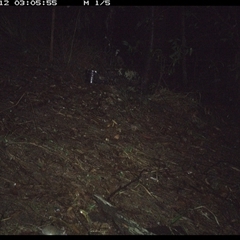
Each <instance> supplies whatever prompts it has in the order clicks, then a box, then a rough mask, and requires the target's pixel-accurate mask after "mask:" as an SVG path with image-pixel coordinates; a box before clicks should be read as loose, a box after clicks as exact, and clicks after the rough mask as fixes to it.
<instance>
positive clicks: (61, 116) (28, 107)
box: [0, 51, 240, 235]
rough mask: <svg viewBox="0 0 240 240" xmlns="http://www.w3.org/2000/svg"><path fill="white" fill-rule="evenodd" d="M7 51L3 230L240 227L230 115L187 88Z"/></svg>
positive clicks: (1, 78)
mask: <svg viewBox="0 0 240 240" xmlns="http://www.w3.org/2000/svg"><path fill="white" fill-rule="evenodd" d="M12 52H14V54H11V53H12ZM11 53H9V52H5V55H4V54H3V55H2V59H1V67H0V68H1V72H0V82H1V95H0V97H1V102H0V131H1V135H0V138H1V142H0V159H1V161H0V171H1V172H0V178H1V181H0V194H1V201H0V206H1V207H0V214H1V215H0V216H1V218H0V234H29V235H30V234H41V233H43V234H67V235H71V234H129V233H130V234H137V233H139V234H141V233H143V234H148V233H149V234H150V233H154V234H240V230H239V229H240V202H239V199H240V185H239V183H240V181H239V180H240V162H239V155H240V150H239V128H238V127H237V126H236V124H234V122H231V123H230V122H227V120H226V119H224V118H223V117H222V116H220V115H218V116H217V117H216V115H214V113H213V112H208V111H206V109H205V111H204V108H202V107H201V106H200V105H199V104H198V102H197V101H195V100H193V99H191V98H190V97H188V96H187V95H184V94H176V93H173V92H171V91H168V90H166V89H162V90H161V91H159V92H158V93H155V94H154V95H142V94H141V93H140V92H138V91H137V90H136V89H135V88H134V87H128V86H127V85H126V84H125V83H124V84H123V83H121V82H118V83H115V84H114V85H111V84H87V83H84V79H83V77H84V76H83V74H82V72H79V73H78V72H77V70H76V69H75V70H74V71H73V69H71V68H64V66H60V65H58V66H56V65H55V66H54V65H51V66H50V65H49V66H47V65H43V64H42V63H41V61H39V60H37V59H36V58H35V55H30V54H25V55H24V54H23V53H21V54H20V53H18V52H17V51H11ZM83 62H86V60H84V61H83ZM235 123H236V122H235ZM96 196H99V197H101V198H102V199H104V200H106V201H107V202H108V203H110V204H112V206H110V204H109V205H108V203H107V202H105V205H106V206H108V207H109V206H110V210H109V209H106V208H104V204H103V205H101V204H100V203H99V202H98V201H97V200H96ZM111 208H113V209H114V211H113V212H112V211H111ZM119 216H121V217H119ZM117 218H118V219H117ZM119 219H125V220H124V221H122V222H121V221H119ZM132 221H133V222H132ZM134 222H135V223H136V224H138V226H139V229H140V230H139V229H137V227H136V228H135V227H133V228H134V229H132V226H131V225H132V224H135V223H134ZM46 226H47V227H48V226H54V227H55V230H58V231H55V232H46V231H47V230H46V228H45V227H46ZM44 230H45V231H44ZM145 230H147V231H148V232H145ZM49 231H50V230H49Z"/></svg>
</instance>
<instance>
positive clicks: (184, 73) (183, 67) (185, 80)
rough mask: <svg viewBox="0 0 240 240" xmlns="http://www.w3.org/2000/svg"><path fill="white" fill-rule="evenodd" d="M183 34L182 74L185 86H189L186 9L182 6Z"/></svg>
mask: <svg viewBox="0 0 240 240" xmlns="http://www.w3.org/2000/svg"><path fill="white" fill-rule="evenodd" d="M181 32H182V74H183V86H184V87H186V86H187V84H188V79H187V59H186V49H187V46H186V45H187V44H186V32H185V7H184V6H182V11H181Z"/></svg>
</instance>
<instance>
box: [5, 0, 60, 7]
mask: <svg viewBox="0 0 240 240" xmlns="http://www.w3.org/2000/svg"><path fill="white" fill-rule="evenodd" d="M1 6H57V0H0V7H1Z"/></svg>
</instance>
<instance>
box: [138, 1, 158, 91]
mask: <svg viewBox="0 0 240 240" xmlns="http://www.w3.org/2000/svg"><path fill="white" fill-rule="evenodd" d="M154 15H155V14H154V6H152V7H151V18H150V19H151V28H150V34H149V48H148V50H147V58H146V64H145V71H144V75H143V81H142V86H141V88H142V91H143V92H146V91H147V90H148V86H149V82H150V72H151V59H152V52H153V42H154Z"/></svg>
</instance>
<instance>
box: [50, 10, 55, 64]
mask: <svg viewBox="0 0 240 240" xmlns="http://www.w3.org/2000/svg"><path fill="white" fill-rule="evenodd" d="M55 9H56V8H55V7H53V8H52V26H51V43H50V54H49V61H50V62H52V61H53V43H54V28H55Z"/></svg>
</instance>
